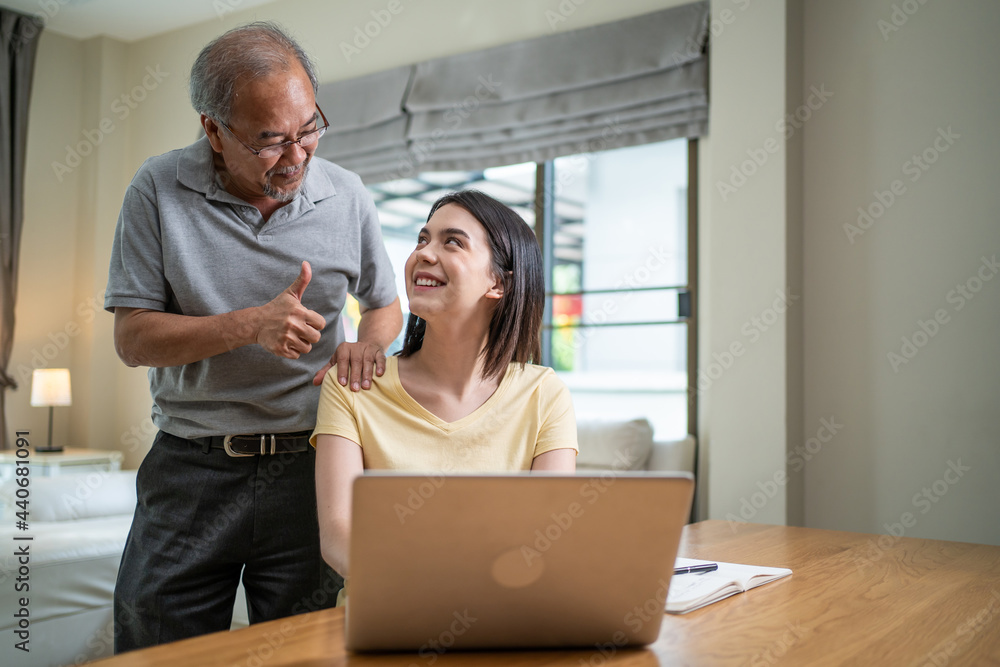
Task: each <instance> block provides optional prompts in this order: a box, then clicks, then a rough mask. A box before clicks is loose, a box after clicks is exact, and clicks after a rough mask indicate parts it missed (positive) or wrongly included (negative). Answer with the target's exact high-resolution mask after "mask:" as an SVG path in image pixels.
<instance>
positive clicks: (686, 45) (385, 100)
mask: <svg viewBox="0 0 1000 667" xmlns="http://www.w3.org/2000/svg"><path fill="white" fill-rule="evenodd" d="M708 17H709V6H708V2H696V3H692V4H688V5H682V6H679V7H673V8H670V9H666V10H662V11H658V12H654V13H652V14H646V15H642V16H637V17H633V18H629V19H625V20H621V21H616V22H613V23H607V24H603V25H598V26H593V27H589V28H583V29H580V30H573V31H568V32H563V33H558V34H555V35H548V36H545V37H538V38H535V39H529V40H523V41H519V42H513V43H510V44H505V45H502V46H498V47H494V48H490V49H485V50H481V51H475V52H472V53H464V54H460V55H456V56H449V57H446V58H438V59H434V60H428V61H425V62H422V63H417V64H415V65H412V66H409V67H404V68H398V69H395V70H389V71H387V72H380V73H378V74H374V75H370V76H366V77H361V78H358V79H352V80H349V81H342V82H336V83H332V84H325V85H324V86H321V87H320V95H319V99H320V100H321V101H320V104H321V105H322V106H323V108H324V110H325V111H326V112H327V117H328V118H329V119H330V122H331V128H330V131H329V132H328V133H327V137H324V139H323V140H322V142H321V148H320V149H319V154H320V155H322V156H323V157H327V158H329V159H331V160H333V161H335V162H338V163H339V164H341V165H343V166H344V167H346V168H348V169H351V170H353V171H357V172H358V173H359V174H360V175H361V176H362V178H363V179H364V180H365V181H367V182H380V181H386V180H392V179H394V178H402V177H407V176H413V175H415V174H416V173H418V172H420V171H439V170H474V169H484V168H487V167H492V166H498V165H503V164H513V163H518V162H540V161H545V160H550V159H553V158H555V157H559V156H561V155H568V154H574V153H586V152H591V151H597V150H604V149H608V148H617V147H623V146H633V145H637V144H643V143H650V142H655V141H665V140H668V139H674V138H678V137H698V136H702V135H704V134H705V133H706V132H707V124H708V97H707V87H708V63H707V56H706V54H705V49H704V48H703V46H704V44H705V42H706V38H707V31H708ZM377 87H384V89H382V90H375V88H377ZM341 115H343V117H342V118H340V117H339V116H341ZM335 116H338V118H337V119H336V120H334V118H335ZM334 124H336V125H337V128H336V129H335V128H334V127H333V125H334ZM331 135H332V136H331Z"/></svg>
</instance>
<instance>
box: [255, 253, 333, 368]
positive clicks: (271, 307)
mask: <svg viewBox="0 0 1000 667" xmlns="http://www.w3.org/2000/svg"><path fill="white" fill-rule="evenodd" d="M310 280H312V267H310V266H309V262H302V268H301V270H300V271H299V275H298V277H297V278H296V279H295V282H293V283H292V284H291V285H289V287H288V289H286V290H285V291H283V292H282V293H281V294H279V295H278V296H276V297H275V298H274V299H273V300H271V302H270V303H268V304H266V305H264V306H261V310H260V319H259V323H258V327H257V335H256V336H255V340H256V342H257V344H258V345H260V346H261V347H263V348H264V349H265V350H267V351H268V352H270V353H271V354H273V355H276V356H279V357H286V358H288V359H298V358H299V357H300V356H301V355H303V354H306V353H307V352H309V351H310V350H311V349H312V346H313V344H314V343H317V342H319V337H320V332H321V331H322V330H323V328H324V327H325V326H326V320H325V319H323V316H322V315H320V314H319V313H317V312H314V311H312V310H309V309H308V308H306V307H305V306H303V305H302V295H303V294H304V293H305V291H306V287H308V286H309V281H310Z"/></svg>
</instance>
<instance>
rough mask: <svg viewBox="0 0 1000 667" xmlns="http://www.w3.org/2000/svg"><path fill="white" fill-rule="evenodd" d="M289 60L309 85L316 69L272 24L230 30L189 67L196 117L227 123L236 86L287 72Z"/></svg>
mask: <svg viewBox="0 0 1000 667" xmlns="http://www.w3.org/2000/svg"><path fill="white" fill-rule="evenodd" d="M292 58H295V59H297V60H298V61H299V63H300V64H301V65H302V68H303V69H304V70H305V71H306V74H307V75H308V76H309V81H310V82H312V87H313V92H314V93H315V92H316V90H317V88H318V87H319V84H318V83H317V81H316V67H315V66H314V65H313V62H312V60H310V59H309V56H308V55H306V52H305V51H304V50H303V49H302V47H301V46H299V45H298V43H297V42H296V41H295V40H294V39H292V38H291V37H289V36H288V34H287V33H286V32H285V31H284V30H283V29H282V28H281V26H279V25H278V24H277V23H274V22H273V21H257V22H255V23H248V24H247V25H243V26H240V27H238V28H233V29H232V30H230V31H229V32H227V33H225V34H224V35H221V36H220V37H217V38H216V39H215V40H213V41H212V42H211V43H210V44H209V45H208V46H206V47H205V48H204V49H202V50H201V53H199V54H198V58H197V59H196V60H195V61H194V65H193V66H192V67H191V84H190V90H191V104H192V106H194V110H195V111H197V112H198V113H203V114H205V115H206V116H208V117H209V118H212V119H214V120H218V121H222V122H223V123H229V122H230V120H231V116H232V113H233V96H234V94H235V92H236V86H237V85H238V84H242V83H245V82H246V81H247V80H250V79H255V78H257V77H261V76H267V75H269V74H273V73H274V72H282V71H286V70H288V69H290V68H291V66H292V62H293V61H292Z"/></svg>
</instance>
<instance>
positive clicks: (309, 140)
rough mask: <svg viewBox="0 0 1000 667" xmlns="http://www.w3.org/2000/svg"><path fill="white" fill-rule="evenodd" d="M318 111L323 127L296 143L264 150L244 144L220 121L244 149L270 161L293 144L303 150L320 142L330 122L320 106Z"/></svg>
mask: <svg viewBox="0 0 1000 667" xmlns="http://www.w3.org/2000/svg"><path fill="white" fill-rule="evenodd" d="M316 111H318V112H319V115H320V117H321V118H322V119H323V125H322V126H321V127H317V128H316V129H315V130H312V131H310V132H306V133H305V134H303V135H302V136H301V137H299V138H298V139H296V140H295V141H282V142H281V143H280V144H274V145H272V146H265V147H264V148H254V147H253V146H249V145H247V144H246V142H244V141H243V140H242V139H240V138H239V137H238V136H236V133H235V132H233V128H231V127H229V125H227V124H226V123H223V122H222V121H221V120H220V121H219V124H220V125H222V127H224V128H226V129H227V130H229V134H231V135H233V137H234V138H235V139H236V141H238V142H240V143H241V144H243V147H244V148H246V149H247V150H248V151H250V152H251V153H253V154H254V155H256V156H257V157H259V158H263V159H265V160H268V159H270V158H275V157H278V156H280V155H283V154H284V153H285V151H286V150H288V148H289V147H291V145H292V144H298V145H299V146H302V148H309V147H310V146H312V145H313V144H315V143H316V142H317V141H319V138H320V137H322V136H323V135H324V134H325V133H326V128H328V127H330V123H329V121H327V120H326V114H324V113H323V110H322V109H320V108H319V105H318V104H317V105H316Z"/></svg>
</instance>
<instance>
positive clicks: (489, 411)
mask: <svg viewBox="0 0 1000 667" xmlns="http://www.w3.org/2000/svg"><path fill="white" fill-rule="evenodd" d="M405 271H406V295H407V297H408V298H409V301H410V313H411V314H410V319H409V322H408V323H407V327H406V335H405V338H404V343H403V350H402V351H401V352H400V353H399V356H398V357H389V358H388V359H386V368H385V373H384V374H383V375H382V376H381V377H376V378H373V383H372V388H371V389H370V390H369V391H363V392H352V391H350V390H349V389H348V388H346V387H342V386H341V385H340V383H339V382H337V381H336V378H335V377H334V375H335V374H333V373H328V374H327V378H326V379H325V380H324V382H323V388H322V395H321V398H320V405H319V415H318V418H317V424H316V430H315V431H314V433H313V436H312V442H313V444H314V445H315V446H316V495H317V500H318V509H319V524H320V541H321V545H322V550H323V557H324V558H325V559H326V561H327V562H328V563H329V564H330V566H331V567H333V568H334V569H335V570H337V571H338V572H339V573H340V574H342V575H343V576H345V577H346V576H347V575H348V572H349V570H350V565H349V563H348V543H349V537H350V517H351V484H352V482H353V481H354V479H355V478H356V477H357V476H358V475H360V474H362V472H363V470H364V469H369V468H377V469H393V470H408V471H419V472H428V473H441V472H444V473H459V472H505V471H518V470H545V471H557V472H572V471H573V470H575V468H576V453H577V442H576V421H575V418H574V416H573V404H572V403H571V401H570V397H569V392H568V391H567V389H566V387H565V385H563V383H562V382H561V381H560V380H559V379H558V378H557V377H556V375H555V373H553V372H552V370H551V369H549V368H545V367H543V366H535V365H532V364H529V363H527V362H529V361H538V360H539V358H540V356H541V354H540V353H541V345H540V333H541V323H542V310H543V307H544V298H545V293H544V290H545V286H544V281H543V278H542V256H541V252H540V251H539V248H538V243H537V242H536V240H535V236H534V233H533V232H532V231H531V229H530V228H529V227H528V225H527V224H525V222H524V221H523V220H522V219H521V218H520V217H519V216H518V215H517V214H516V213H515V212H514V211H512V210H511V209H510V208H508V207H507V206H505V205H503V204H501V203H500V202H498V201H497V200H495V199H493V198H492V197H489V196H487V195H485V194H483V193H481V192H477V191H473V190H467V191H463V192H456V193H452V194H449V195H445V196H444V197H442V198H441V199H439V200H438V201H437V202H435V203H434V205H433V206H432V207H431V212H430V215H429V216H428V219H427V224H426V225H425V226H424V228H423V229H421V230H420V233H419V235H418V237H417V246H416V248H415V249H414V250H413V253H412V254H411V255H410V257H409V259H407V261H406V269H405ZM331 378H332V379H331Z"/></svg>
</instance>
